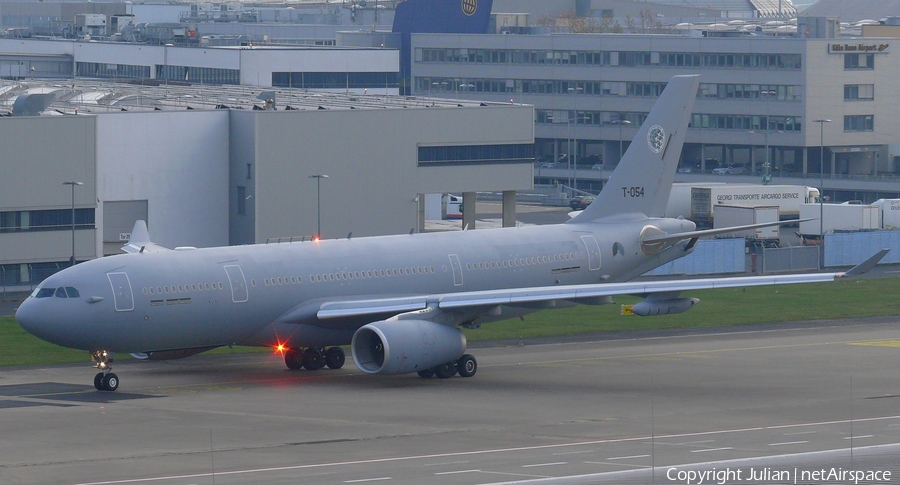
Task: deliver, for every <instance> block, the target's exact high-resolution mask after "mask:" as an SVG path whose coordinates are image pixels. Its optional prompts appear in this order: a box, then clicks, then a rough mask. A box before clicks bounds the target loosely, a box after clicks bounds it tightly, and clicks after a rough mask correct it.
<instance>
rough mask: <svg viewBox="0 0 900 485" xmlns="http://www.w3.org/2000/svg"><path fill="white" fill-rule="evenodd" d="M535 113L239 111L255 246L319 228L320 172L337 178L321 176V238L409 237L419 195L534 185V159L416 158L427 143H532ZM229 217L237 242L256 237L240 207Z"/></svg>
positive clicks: (241, 162)
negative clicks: (433, 162)
mask: <svg viewBox="0 0 900 485" xmlns="http://www.w3.org/2000/svg"><path fill="white" fill-rule="evenodd" d="M532 111H533V110H532V108H531V107H530V106H509V107H499V108H498V107H490V108H478V107H473V108H424V107H423V108H416V109H404V110H397V109H390V110H339V111H338V110H318V111H238V110H233V111H232V112H231V117H232V120H233V125H232V132H233V133H235V131H236V130H238V131H239V132H240V133H239V136H240V137H241V139H240V140H238V136H236V135H233V137H232V138H233V140H235V141H234V143H235V145H234V147H233V148H232V152H231V163H232V181H231V184H232V187H231V191H232V194H234V192H235V186H236V185H241V184H242V183H245V182H246V175H245V174H246V164H247V163H252V164H253V168H254V177H255V179H254V180H253V187H254V188H253V197H252V199H250V200H251V201H252V203H251V204H249V205H248V210H252V211H253V212H254V217H255V224H254V234H255V235H254V240H255V241H256V242H265V241H266V239H268V238H273V237H289V236H307V237H311V236H313V235H314V234H315V233H316V230H317V227H316V226H317V210H316V207H317V194H316V179H311V178H309V177H310V176H311V175H315V174H325V175H328V176H329V177H328V178H327V179H323V180H321V182H320V183H321V226H322V235H323V237H326V238H334V237H346V235H347V234H348V233H350V232H352V233H353V235H354V237H356V236H371V235H381V234H399V233H407V232H409V231H410V230H411V229H414V228H416V227H417V208H418V206H417V203H416V198H417V197H418V194H421V193H442V192H457V193H458V192H463V191H477V190H492V191H499V190H523V189H529V188H531V186H532V165H531V163H523V164H518V165H487V166H475V165H465V166H447V167H418V166H417V160H418V147H419V146H420V145H468V144H493V143H532V142H533V133H534V131H533V130H534V128H533V123H532V118H533V112H532ZM250 137H252V139H251V138H250ZM248 190H249V189H248ZM248 195H249V194H248ZM234 197H235V196H234V195H232V198H234ZM232 204H236V201H233V202H232ZM231 214H232V227H233V230H232V240H231V242H232V243H233V244H234V243H246V242H250V241H247V240H245V239H238V238H237V236H239V237H241V238H243V237H245V236H246V234H247V230H248V228H249V226H250V224H251V222H250V221H249V220H248V221H245V222H238V224H240V226H238V225H237V224H235V221H238V220H240V219H242V218H241V217H240V216H237V215H236V214H235V211H234V206H232V209H231ZM239 227H240V228H239Z"/></svg>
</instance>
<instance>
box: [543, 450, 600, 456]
mask: <svg viewBox="0 0 900 485" xmlns="http://www.w3.org/2000/svg"><path fill="white" fill-rule="evenodd" d="M585 453H594V450H584V451H567V452H565V453H554V454H553V456H562V455H582V454H585Z"/></svg>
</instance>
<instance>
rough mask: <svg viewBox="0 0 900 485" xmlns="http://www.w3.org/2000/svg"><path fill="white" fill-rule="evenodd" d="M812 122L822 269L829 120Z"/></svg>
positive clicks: (820, 266)
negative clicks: (816, 130)
mask: <svg viewBox="0 0 900 485" xmlns="http://www.w3.org/2000/svg"><path fill="white" fill-rule="evenodd" d="M813 123H818V124H819V164H820V165H819V167H820V168H819V190H820V192H819V248H820V249H819V269H822V256H821V255H822V249H821V248H822V247H823V246H824V245H825V229H824V228H825V226H824V224H823V220H822V219H823V217H824V215H825V206H823V205H822V201H823V199H824V198H825V123H831V120H827V119H825V118H820V119H818V120H813Z"/></svg>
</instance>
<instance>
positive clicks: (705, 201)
mask: <svg viewBox="0 0 900 485" xmlns="http://www.w3.org/2000/svg"><path fill="white" fill-rule="evenodd" d="M818 201H819V190H818V189H816V188H814V187H806V186H803V185H756V184H723V185H712V186H707V187H703V186H700V187H693V188H691V217H690V219H691V220H692V221H694V222H695V223H697V225H698V226H700V227H712V225H713V220H714V218H715V209H716V207H718V206H720V205H732V206H733V205H738V206H744V207H757V206H776V207H778V217H779V220H782V221H785V220H791V219H797V218H799V217H800V205H801V204H808V203H814V202H818Z"/></svg>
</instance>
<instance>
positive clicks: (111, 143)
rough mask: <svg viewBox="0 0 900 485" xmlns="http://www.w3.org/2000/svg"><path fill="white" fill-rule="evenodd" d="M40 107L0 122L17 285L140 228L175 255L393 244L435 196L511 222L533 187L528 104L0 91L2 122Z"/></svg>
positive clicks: (97, 252) (2, 203) (5, 237)
mask: <svg viewBox="0 0 900 485" xmlns="http://www.w3.org/2000/svg"><path fill="white" fill-rule="evenodd" d="M32 96H35V97H36V98H35V99H36V101H35V103H38V102H44V103H45V106H43V107H42V108H43V109H41V108H39V109H38V111H40V112H42V113H43V114H42V115H41V116H27V115H22V116H20V115H12V114H10V115H8V116H2V117H0V147H2V148H0V167H2V170H3V173H4V176H3V177H0V247H2V248H3V251H2V252H0V278H3V280H2V284H3V285H6V286H10V285H12V286H16V285H26V286H27V285H29V284H34V283H37V282H39V281H40V280H41V279H42V278H43V277H44V276H46V275H47V274H49V273H52V272H53V271H55V270H58V269H60V268H61V267H65V266H67V265H68V261H69V259H70V257H71V253H72V252H73V251H74V253H75V259H76V260H77V261H83V260H86V259H92V258H96V257H99V256H102V255H107V254H116V253H118V252H119V248H120V247H121V246H122V245H123V244H124V242H125V241H126V240H127V239H128V236H129V233H130V231H131V228H132V226H133V224H134V221H135V220H137V219H144V220H146V221H147V223H148V226H149V228H150V233H151V236H152V238H153V240H154V242H156V243H158V244H160V245H163V246H166V247H176V246H196V247H206V246H217V245H227V244H252V243H265V242H267V241H269V240H272V239H276V240H278V239H279V238H282V237H306V238H310V237H312V236H313V235H315V234H319V231H318V227H321V235H323V236H324V237H326V238H336V237H348V234H350V233H352V235H353V237H358V236H368V235H381V234H398V233H408V232H411V231H421V230H423V228H424V207H425V202H424V200H425V194H440V193H447V192H454V193H464V194H467V195H466V196H465V197H466V198H467V199H469V201H470V202H469V203H471V204H473V208H474V192H475V191H482V190H490V191H501V192H504V200H505V202H506V208H505V210H506V214H505V215H506V218H507V220H506V223H507V225H512V224H514V214H515V213H514V204H513V202H514V195H515V191H517V190H524V189H530V188H531V186H532V176H533V174H532V161H533V158H534V155H533V146H534V124H533V119H534V110H533V107H531V106H527V105H521V104H510V103H483V102H470V101H460V100H441V99H427V98H420V97H401V96H387V95H372V94H363V95H359V94H354V93H349V94H345V93H326V92H315V91H307V90H297V89H274V90H269V89H262V88H249V87H246V86H233V87H218V88H216V87H210V86H206V87H201V86H165V85H161V86H141V85H132V84H121V83H108V82H106V83H104V82H98V81H81V80H76V81H71V80H69V81H67V82H65V83H58V82H52V81H51V82H40V83H38V82H27V83H14V82H9V81H5V82H4V81H0V112H3V113H15V112H17V109H19V108H20V107H21V106H19V108H17V105H21V104H22V103H17V102H16V100H19V99H22V98H23V97H25V99H27V98H29V97H32ZM314 175H328V178H327V179H322V180H316V179H314V178H311V177H312V176H314ZM64 182H80V183H81V184H82V185H64ZM316 182H320V183H321V187H320V188H321V191H319V190H317V189H319V187H317V183H316ZM73 211H74V216H75V217H74V220H73V219H72V213H73ZM467 217H469V218H470V220H469V221H465V222H464V223H466V224H469V227H470V228H473V227H474V217H475V214H474V210H473V211H472V212H471V214H468V215H467ZM73 222H74V230H73ZM73 238H74V239H73Z"/></svg>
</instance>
